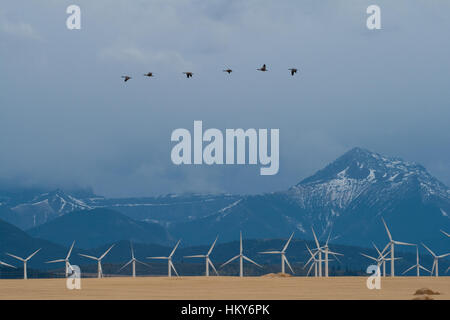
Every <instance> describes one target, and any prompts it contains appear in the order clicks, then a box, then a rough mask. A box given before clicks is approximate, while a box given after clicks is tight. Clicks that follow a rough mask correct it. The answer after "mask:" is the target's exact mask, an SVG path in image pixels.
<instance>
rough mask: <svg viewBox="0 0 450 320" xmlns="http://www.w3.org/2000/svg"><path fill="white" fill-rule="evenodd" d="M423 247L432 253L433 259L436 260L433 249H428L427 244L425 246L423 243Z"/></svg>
mask: <svg viewBox="0 0 450 320" xmlns="http://www.w3.org/2000/svg"><path fill="white" fill-rule="evenodd" d="M422 245H423V246H424V247H425V249H427V250H428V251H429V252H430V253H431V255H432V256H433V257H435V258H436V255H435V254H434V252H433V251H431V249H430V248H428V247H427V246H426V245H425V244H423V243H422Z"/></svg>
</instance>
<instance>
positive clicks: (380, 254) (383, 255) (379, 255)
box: [372, 242, 399, 277]
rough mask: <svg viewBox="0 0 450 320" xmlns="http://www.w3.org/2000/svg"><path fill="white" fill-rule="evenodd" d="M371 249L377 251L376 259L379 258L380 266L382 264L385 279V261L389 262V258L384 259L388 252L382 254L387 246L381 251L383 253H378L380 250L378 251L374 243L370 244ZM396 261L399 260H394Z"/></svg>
mask: <svg viewBox="0 0 450 320" xmlns="http://www.w3.org/2000/svg"><path fill="white" fill-rule="evenodd" d="M372 245H373V247H374V248H375V250H377V253H378V258H380V260H381V262H382V264H383V272H382V273H383V274H382V276H383V277H386V261H388V260H390V259H389V258H386V256H387V255H388V253H389V251H388V252H386V253H384V252H385V251H386V250H387V248H388V247H387V246H386V247H385V248H384V249H383V251H381V252H380V250H378V247H377V246H376V245H375V243H373V242H372ZM396 260H399V259H397V258H396Z"/></svg>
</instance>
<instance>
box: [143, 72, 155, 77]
mask: <svg viewBox="0 0 450 320" xmlns="http://www.w3.org/2000/svg"><path fill="white" fill-rule="evenodd" d="M144 76H146V77H153V72H148V73H146V74H144Z"/></svg>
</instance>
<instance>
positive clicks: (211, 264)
mask: <svg viewBox="0 0 450 320" xmlns="http://www.w3.org/2000/svg"><path fill="white" fill-rule="evenodd" d="M208 263H209V265H210V266H211V267H212V268H213V270H214V272H215V273H216V275H219V273H218V272H217V270H216V267H214V264H213V263H212V261H211V260H209V259H208Z"/></svg>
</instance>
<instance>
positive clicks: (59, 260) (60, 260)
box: [45, 259, 66, 263]
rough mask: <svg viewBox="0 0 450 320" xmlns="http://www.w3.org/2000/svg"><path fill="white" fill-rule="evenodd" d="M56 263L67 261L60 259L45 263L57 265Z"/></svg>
mask: <svg viewBox="0 0 450 320" xmlns="http://www.w3.org/2000/svg"><path fill="white" fill-rule="evenodd" d="M56 262H66V260H65V259H58V260H52V261H46V262H45V263H56Z"/></svg>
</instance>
